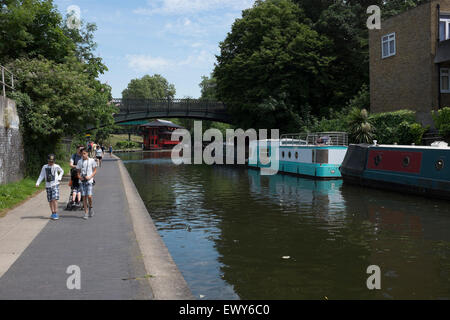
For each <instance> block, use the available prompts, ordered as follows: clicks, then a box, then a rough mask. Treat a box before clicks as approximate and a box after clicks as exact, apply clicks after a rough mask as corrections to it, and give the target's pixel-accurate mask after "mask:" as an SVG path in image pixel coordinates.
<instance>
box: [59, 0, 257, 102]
mask: <svg viewBox="0 0 450 320" xmlns="http://www.w3.org/2000/svg"><path fill="white" fill-rule="evenodd" d="M54 2H55V4H56V5H57V7H58V9H59V11H61V13H63V14H64V15H66V12H67V9H68V8H69V6H71V5H75V6H78V7H79V8H80V11H81V19H82V20H84V21H87V22H94V23H96V24H97V27H98V30H97V32H96V33H95V40H96V42H97V43H98V48H97V54H98V55H99V56H100V57H102V58H103V61H104V63H105V64H106V65H107V66H108V69H109V71H108V72H106V73H105V74H104V75H103V76H101V78H100V80H101V81H103V82H108V84H109V85H110V86H112V90H113V91H112V92H113V97H115V98H120V97H121V96H122V90H123V89H125V88H126V86H127V84H128V82H129V81H130V80H131V79H135V78H140V77H142V76H143V75H145V74H150V75H153V74H155V73H158V74H161V75H163V76H164V77H165V78H166V79H167V80H168V81H169V82H170V83H173V84H174V85H175V88H176V90H177V93H176V97H178V98H183V97H186V96H190V97H194V98H196V97H199V96H200V88H199V86H198V84H199V83H200V81H201V76H202V75H209V74H210V73H211V72H212V70H213V67H214V63H215V61H216V59H215V55H217V54H218V53H219V42H220V41H223V40H224V39H225V37H226V35H227V32H229V31H230V30H231V25H232V23H233V22H234V20H235V19H236V18H239V17H241V13H242V10H243V9H246V8H250V7H251V6H252V5H253V3H254V0H55V1H54Z"/></svg>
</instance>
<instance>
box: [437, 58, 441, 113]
mask: <svg viewBox="0 0 450 320" xmlns="http://www.w3.org/2000/svg"><path fill="white" fill-rule="evenodd" d="M437 78H438V82H437V83H438V85H437V91H438V110H440V109H441V64H440V63H438V64H437Z"/></svg>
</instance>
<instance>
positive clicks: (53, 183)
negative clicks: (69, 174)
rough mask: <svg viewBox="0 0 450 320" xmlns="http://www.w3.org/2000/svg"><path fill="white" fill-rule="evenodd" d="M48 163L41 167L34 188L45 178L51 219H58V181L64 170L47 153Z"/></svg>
mask: <svg viewBox="0 0 450 320" xmlns="http://www.w3.org/2000/svg"><path fill="white" fill-rule="evenodd" d="M47 161H48V163H47V164H45V165H44V166H43V167H42V170H41V174H40V175H39V178H38V179H37V181H36V188H37V187H39V185H40V184H41V182H42V180H44V179H45V189H46V190H47V200H48V203H49V205H50V210H51V211H52V215H51V216H50V218H51V219H52V220H58V219H59V216H58V200H59V182H60V181H61V179H62V177H63V175H64V170H63V169H62V168H61V167H60V166H59V165H57V164H56V163H55V155H54V154H49V155H48V157H47Z"/></svg>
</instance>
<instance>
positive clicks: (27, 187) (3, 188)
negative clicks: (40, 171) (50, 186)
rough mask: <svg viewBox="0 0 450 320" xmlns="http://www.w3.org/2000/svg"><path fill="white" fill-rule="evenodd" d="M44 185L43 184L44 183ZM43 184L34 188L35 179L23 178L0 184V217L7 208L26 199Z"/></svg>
mask: <svg viewBox="0 0 450 320" xmlns="http://www.w3.org/2000/svg"><path fill="white" fill-rule="evenodd" d="M44 185H45V184H44ZM43 189H44V186H42V184H41V186H40V187H39V189H38V188H36V180H35V179H31V178H25V179H23V180H21V181H18V182H14V183H8V184H5V185H0V218H1V217H2V216H4V215H5V214H6V212H7V211H8V210H9V209H12V208H14V207H15V206H16V205H18V204H20V203H22V202H23V201H25V200H27V199H28V198H29V197H30V196H32V195H34V194H35V193H36V192H38V191H39V190H43Z"/></svg>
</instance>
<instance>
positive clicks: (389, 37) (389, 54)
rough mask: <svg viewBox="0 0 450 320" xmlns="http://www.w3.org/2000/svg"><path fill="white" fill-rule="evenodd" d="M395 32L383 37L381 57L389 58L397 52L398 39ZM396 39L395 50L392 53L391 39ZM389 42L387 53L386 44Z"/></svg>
mask: <svg viewBox="0 0 450 320" xmlns="http://www.w3.org/2000/svg"><path fill="white" fill-rule="evenodd" d="M396 38H397V37H396V34H395V32H392V33H389V34H386V35H384V36H382V37H381V58H382V59H385V58H389V57H392V56H395V55H396V54H397V39H396ZM392 40H394V52H393V53H391V41H392ZM385 43H387V44H388V49H387V51H388V52H387V54H385V52H384V44H385Z"/></svg>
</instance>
